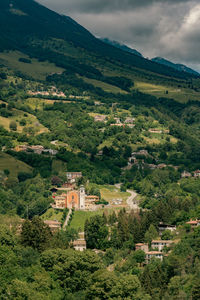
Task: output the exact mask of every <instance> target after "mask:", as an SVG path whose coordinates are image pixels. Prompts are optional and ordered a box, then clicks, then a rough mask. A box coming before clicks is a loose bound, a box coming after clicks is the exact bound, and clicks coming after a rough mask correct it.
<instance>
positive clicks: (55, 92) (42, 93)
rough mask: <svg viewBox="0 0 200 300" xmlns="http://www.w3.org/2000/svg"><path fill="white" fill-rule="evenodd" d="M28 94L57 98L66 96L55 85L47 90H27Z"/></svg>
mask: <svg viewBox="0 0 200 300" xmlns="http://www.w3.org/2000/svg"><path fill="white" fill-rule="evenodd" d="M28 95H30V96H45V97H57V98H66V95H65V94H64V93H63V92H59V91H58V90H57V88H56V87H55V86H52V87H51V88H50V89H49V90H47V91H44V90H43V91H28Z"/></svg>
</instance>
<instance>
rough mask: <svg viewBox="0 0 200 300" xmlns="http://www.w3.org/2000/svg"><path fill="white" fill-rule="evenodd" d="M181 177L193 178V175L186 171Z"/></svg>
mask: <svg viewBox="0 0 200 300" xmlns="http://www.w3.org/2000/svg"><path fill="white" fill-rule="evenodd" d="M181 177H182V178H189V177H192V174H191V173H189V172H187V171H184V172H183V173H181Z"/></svg>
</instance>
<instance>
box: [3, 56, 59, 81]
mask: <svg viewBox="0 0 200 300" xmlns="http://www.w3.org/2000/svg"><path fill="white" fill-rule="evenodd" d="M19 58H26V59H30V58H29V57H28V56H27V55H26V54H24V53H21V52H18V51H10V52H1V53H0V61H1V62H2V63H3V64H4V65H5V66H7V67H9V68H12V69H14V70H16V71H20V72H22V73H23V74H26V75H28V76H31V77H32V78H34V79H42V80H44V79H45V78H46V76H47V75H49V74H52V73H59V72H63V71H64V69H62V68H58V67H56V66H55V65H54V64H52V63H49V62H47V61H45V62H39V61H38V60H37V59H31V62H32V63H31V64H27V63H23V62H20V61H19Z"/></svg>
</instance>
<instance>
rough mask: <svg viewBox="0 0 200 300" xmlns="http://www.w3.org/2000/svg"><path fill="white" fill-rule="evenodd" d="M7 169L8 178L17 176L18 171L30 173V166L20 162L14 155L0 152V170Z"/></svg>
mask: <svg viewBox="0 0 200 300" xmlns="http://www.w3.org/2000/svg"><path fill="white" fill-rule="evenodd" d="M6 169H7V170H9V171H10V174H9V176H8V180H9V179H11V178H17V176H18V173H19V172H26V173H32V168H31V167H30V166H28V165H27V164H25V163H24V162H21V161H19V160H17V159H15V158H14V157H12V156H10V155H8V154H6V153H3V152H0V170H1V171H4V170H6Z"/></svg>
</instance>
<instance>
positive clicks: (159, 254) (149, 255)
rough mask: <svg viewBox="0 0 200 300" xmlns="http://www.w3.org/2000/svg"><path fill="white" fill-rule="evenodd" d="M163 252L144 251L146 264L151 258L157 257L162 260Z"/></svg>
mask: <svg viewBox="0 0 200 300" xmlns="http://www.w3.org/2000/svg"><path fill="white" fill-rule="evenodd" d="M163 257H164V254H163V253H162V252H160V251H149V252H146V263H147V264H148V263H149V262H150V261H151V259H152V258H158V259H160V260H161V261H163Z"/></svg>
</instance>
